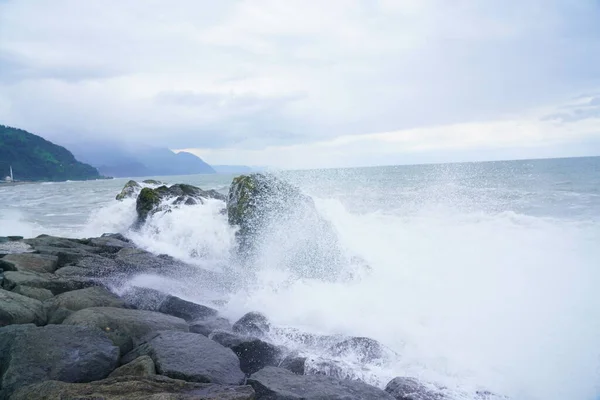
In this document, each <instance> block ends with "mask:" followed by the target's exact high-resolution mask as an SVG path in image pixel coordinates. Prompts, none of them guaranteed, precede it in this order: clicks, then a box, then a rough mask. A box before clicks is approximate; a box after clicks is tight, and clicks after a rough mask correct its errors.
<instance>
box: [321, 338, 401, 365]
mask: <svg viewBox="0 0 600 400" xmlns="http://www.w3.org/2000/svg"><path fill="white" fill-rule="evenodd" d="M329 352H331V353H332V355H333V356H335V357H353V358H355V359H357V361H358V362H360V363H372V362H381V361H385V360H387V359H388V358H389V354H390V352H391V350H388V349H386V348H385V347H384V346H383V345H382V344H381V343H379V342H378V341H377V340H375V339H371V338H367V337H352V338H348V339H345V340H343V341H341V342H339V343H336V344H335V345H333V346H331V348H329Z"/></svg>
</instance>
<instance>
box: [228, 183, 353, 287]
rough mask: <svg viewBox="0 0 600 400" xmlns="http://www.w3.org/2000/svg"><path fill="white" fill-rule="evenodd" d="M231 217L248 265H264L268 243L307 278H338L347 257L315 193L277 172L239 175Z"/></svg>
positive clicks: (230, 202)
mask: <svg viewBox="0 0 600 400" xmlns="http://www.w3.org/2000/svg"><path fill="white" fill-rule="evenodd" d="M227 216H228V220H229V223H230V224H231V225H236V226H238V227H239V230H238V231H237V233H236V237H237V242H238V256H239V261H240V262H241V263H243V264H245V266H246V269H248V268H250V267H252V266H254V265H256V264H260V261H261V260H260V259H259V258H260V256H261V254H263V253H264V251H265V249H264V248H265V246H267V247H268V246H272V247H273V248H276V249H277V254H280V255H281V256H280V258H279V259H277V260H276V261H275V262H276V263H278V264H280V265H281V266H282V267H285V269H286V270H289V271H294V272H296V273H297V274H298V275H300V276H303V277H308V278H319V279H336V278H337V277H339V275H340V273H341V272H342V270H343V264H344V263H345V262H346V261H347V260H346V259H345V256H344V252H343V251H342V248H341V246H340V244H339V239H338V236H337V233H336V232H335V230H334V229H333V226H332V225H331V224H330V223H329V222H328V221H326V220H325V219H324V218H323V217H322V216H321V215H320V214H319V212H318V211H317V209H316V207H315V204H314V201H313V200H312V198H311V197H309V196H307V195H305V194H304V193H302V192H301V191H300V189H298V188H297V187H295V186H294V185H291V184H289V183H288V182H286V181H284V180H282V179H279V178H277V177H275V176H274V175H271V174H250V175H242V176H239V177H237V178H235V179H234V180H233V182H232V183H231V186H230V188H229V196H228V199H227ZM267 251H268V249H267Z"/></svg>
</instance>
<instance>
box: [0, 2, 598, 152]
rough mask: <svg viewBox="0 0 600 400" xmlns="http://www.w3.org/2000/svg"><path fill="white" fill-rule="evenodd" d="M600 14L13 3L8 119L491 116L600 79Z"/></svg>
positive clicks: (284, 122) (39, 128)
mask: <svg viewBox="0 0 600 400" xmlns="http://www.w3.org/2000/svg"><path fill="white" fill-rule="evenodd" d="M599 18H600V6H599V5H598V3H597V2H596V1H593V0H582V1H579V2H577V4H574V3H573V2H572V1H569V0H548V1H542V0H525V1H517V0H507V1H500V0H492V1H487V2H479V1H475V0H460V1H458V2H455V3H453V4H450V3H448V2H446V1H442V0H424V1H412V0H411V1H406V2H397V1H390V0H380V1H375V0H372V1H368V0H367V1H359V0H357V1H338V0H332V1H329V2H307V1H304V0H303V1H292V0H290V1H288V2H285V3H281V2H279V1H276V0H264V1H255V2H239V1H220V2H212V1H192V0H182V1H181V2H178V3H177V5H176V6H175V5H173V4H167V3H164V2H160V1H137V2H136V1H130V2H120V1H116V0H114V1H113V0H107V1H103V2H92V1H90V2H81V1H75V0H56V1H53V2H46V3H39V2H37V3H36V2H33V3H30V2H18V1H14V0H13V1H4V2H0V121H1V122H2V123H6V124H12V125H16V126H20V127H23V128H25V129H30V130H33V131H35V132H37V133H40V134H43V135H45V136H48V137H49V138H62V139H65V138H69V137H73V136H77V137H79V138H102V139H103V140H109V139H113V140H127V141H129V142H148V141H152V143H154V144H157V145H164V146H170V147H179V148H186V147H188V148H189V147H209V148H210V147H215V148H216V147H240V148H256V149H258V148H261V147H264V146H267V145H283V144H294V143H302V142H310V141H317V140H327V139H330V138H333V137H336V136H340V135H353V134H365V133H370V132H379V131H389V130H398V129H410V128H415V127H423V126H431V125H441V124H453V123H464V122H475V121H486V120H491V119H496V118H500V117H502V116H503V115H507V114H514V113H519V112H522V111H524V110H528V109H530V108H537V107H540V106H546V105H549V104H550V105H551V104H556V103H559V102H562V101H563V100H564V99H565V98H568V97H570V96H572V95H574V94H578V93H582V92H584V91H587V90H589V89H590V88H594V87H597V86H598V85H600V27H599V26H598V24H597V21H598V20H599ZM599 101H600V97H594V98H593V99H592V100H591V101H590V103H589V105H588V107H587V108H586V107H582V108H581V109H576V110H570V111H569V110H565V111H560V112H559V113H557V114H554V115H552V116H549V117H548V118H549V119H555V120H559V121H563V122H566V121H576V120H581V119H583V118H592V117H597V116H598V112H599V111H598V109H597V106H598V105H599V103H598V102H599Z"/></svg>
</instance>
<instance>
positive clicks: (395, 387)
mask: <svg viewBox="0 0 600 400" xmlns="http://www.w3.org/2000/svg"><path fill="white" fill-rule="evenodd" d="M385 391H386V392H388V393H389V394H391V395H392V396H393V397H394V398H395V399H396V400H444V399H448V397H446V396H444V395H443V394H442V393H440V392H439V391H436V390H434V389H433V388H432V387H428V386H425V385H424V384H423V383H421V382H420V381H419V380H418V379H415V378H409V377H397V378H394V379H392V381H391V382H390V383H388V384H387V386H386V387H385Z"/></svg>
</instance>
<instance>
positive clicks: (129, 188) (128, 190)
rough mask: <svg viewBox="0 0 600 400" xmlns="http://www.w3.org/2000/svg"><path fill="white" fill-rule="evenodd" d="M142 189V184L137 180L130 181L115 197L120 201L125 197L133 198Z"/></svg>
mask: <svg viewBox="0 0 600 400" xmlns="http://www.w3.org/2000/svg"><path fill="white" fill-rule="evenodd" d="M141 190H142V186H141V185H140V184H139V183H137V182H136V181H129V182H127V183H126V184H125V186H123V189H122V190H121V193H119V194H118V195H117V197H115V199H117V200H119V201H123V200H125V199H129V198H131V199H133V198H135V196H137V194H138V193H139V192H140V191H141Z"/></svg>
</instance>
